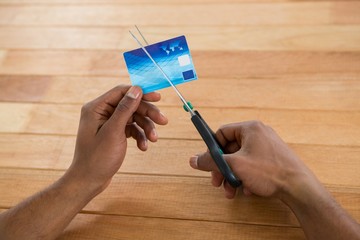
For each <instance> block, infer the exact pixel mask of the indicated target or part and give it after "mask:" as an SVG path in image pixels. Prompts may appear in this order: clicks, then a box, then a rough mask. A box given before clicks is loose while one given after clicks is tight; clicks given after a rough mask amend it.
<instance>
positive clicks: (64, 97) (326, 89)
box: [0, 74, 360, 111]
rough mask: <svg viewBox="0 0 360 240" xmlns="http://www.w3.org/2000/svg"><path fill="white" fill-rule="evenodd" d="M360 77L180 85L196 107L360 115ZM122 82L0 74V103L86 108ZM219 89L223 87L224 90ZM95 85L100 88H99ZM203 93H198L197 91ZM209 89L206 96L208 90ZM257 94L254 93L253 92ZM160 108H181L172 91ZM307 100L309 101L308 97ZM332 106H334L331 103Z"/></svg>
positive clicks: (209, 81)
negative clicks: (351, 112)
mask: <svg viewBox="0 0 360 240" xmlns="http://www.w3.org/2000/svg"><path fill="white" fill-rule="evenodd" d="M359 81H360V75H359V76H355V75H354V76H352V75H350V74H349V75H347V76H346V75H341V76H316V75H314V76H296V77H264V78H261V79H258V78H221V79H216V78H201V79H199V80H198V81H194V82H192V83H191V84H183V85H179V86H178V88H179V89H180V90H181V91H182V92H183V93H184V94H185V96H186V98H187V99H189V100H191V101H193V102H194V103H196V106H213V107H219V108H224V107H230V108H235V107H246V108H274V106H276V108H277V109H304V110H318V109H321V110H335V111H358V110H360V101H358V96H360V86H359V84H358V83H359ZM119 83H121V82H120V81H119V79H118V78H116V77H60V76H59V77H54V76H14V75H0V100H1V101H4V102H41V103H66V104H83V103H85V102H88V101H90V100H92V99H95V98H96V97H98V96H100V95H101V94H103V93H104V92H106V91H108V90H109V89H111V88H113V87H114V86H116V85H118V84H119ZM219 85H221V86H222V89H221V91H219ZM94 86H96V87H94ZM193 88H195V89H199V90H198V91H196V92H194V91H192V89H193ZM204 89H206V91H204ZM254 89H255V91H254ZM160 92H161V94H162V99H161V101H160V102H158V103H157V105H158V106H179V99H178V97H177V96H176V94H174V92H173V90H172V89H164V90H161V91H160ZM303 96H306V98H304V97H303ZM329 102H332V104H329Z"/></svg>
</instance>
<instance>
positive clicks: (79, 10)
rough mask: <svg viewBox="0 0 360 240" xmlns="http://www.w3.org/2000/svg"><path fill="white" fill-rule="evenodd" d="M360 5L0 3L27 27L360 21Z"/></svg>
mask: <svg viewBox="0 0 360 240" xmlns="http://www.w3.org/2000/svg"><path fill="white" fill-rule="evenodd" d="M359 9H360V4H359V3H358V2H354V1H341V2H331V1H330V2H328V1H326V2H316V1H311V2H291V3H277V4H274V3H271V2H270V3H267V2H263V3H251V2H246V3H226V2H225V3H224V2H217V3H208V4H204V3H192V4H191V11H189V4H188V3H177V4H174V3H170V4H169V3H163V4H159V3H158V4H153V3H151V2H148V3H146V4H130V5H120V4H119V5H117V4H97V5H94V4H88V5H84V4H82V5H71V4H61V5H56V6H51V5H50V6H49V5H45V6H44V5H43V6H41V5H40V6H34V5H22V6H11V5H3V6H1V8H0V15H1V16H2V17H1V18H0V24H6V25H27V26H29V25H30V26H32V25H42V26H49V25H50V26H54V25H62V26H63V25H67V26H74V25H75V26H79V25H80V26H89V25H90V26H124V25H125V26H129V25H134V22H136V24H138V25H140V26H146V25H152V26H153V25H168V26H172V25H174V24H175V23H176V24H179V25H180V26H184V25H185V26H189V25H190V26H193V25H201V26H204V25H205V26H208V25H212V26H214V25H215V26H219V25H220V26H223V25H244V24H247V25H264V24H266V25H269V24H290V25H297V24H299V25H300V24H311V25H316V24H328V23H336V24H337V23H344V22H345V23H347V24H351V23H359V22H360V17H359V14H358V11H359ZM304 12H306V17H303V13H304ZM194 13H196V14H194ZM224 13H226V14H224ZM260 14H261V15H263V14H265V16H263V17H259V15H260ZM134 20H136V21H134ZM179 29H180V28H179ZM199 30H201V29H199Z"/></svg>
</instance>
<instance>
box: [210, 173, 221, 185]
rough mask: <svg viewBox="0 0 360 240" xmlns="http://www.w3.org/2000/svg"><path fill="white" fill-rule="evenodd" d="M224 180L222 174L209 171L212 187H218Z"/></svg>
mask: <svg viewBox="0 0 360 240" xmlns="http://www.w3.org/2000/svg"><path fill="white" fill-rule="evenodd" d="M223 181H224V176H223V175H222V174H221V173H220V172H218V171H211V184H212V185H213V186H214V187H220V186H221V184H222V183H223Z"/></svg>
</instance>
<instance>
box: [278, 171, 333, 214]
mask: <svg viewBox="0 0 360 240" xmlns="http://www.w3.org/2000/svg"><path fill="white" fill-rule="evenodd" d="M306 170H307V171H303V172H297V173H296V174H294V176H293V177H291V178H289V179H288V181H287V183H286V184H285V185H284V188H283V191H282V194H281V195H280V200H281V201H282V202H283V203H285V204H286V205H288V206H289V207H290V208H291V209H292V210H293V211H295V212H296V211H297V210H301V211H306V210H307V209H308V206H314V204H316V203H320V202H321V201H322V200H321V199H329V192H328V191H327V190H326V189H325V187H324V186H323V185H322V184H321V183H320V181H319V180H318V179H317V178H316V176H315V175H314V174H313V173H312V172H311V171H310V170H308V169H306Z"/></svg>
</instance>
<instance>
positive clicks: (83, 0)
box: [0, 0, 358, 5]
mask: <svg viewBox="0 0 360 240" xmlns="http://www.w3.org/2000/svg"><path fill="white" fill-rule="evenodd" d="M320 1H324V2H329V0H318V1H316V2H320ZM342 1H343V0H332V1H331V2H342ZM352 1H358V0H347V2H352ZM249 2H250V1H249V0H224V1H222V3H249ZM251 2H255V3H261V2H266V3H269V2H271V3H273V4H279V3H281V2H315V1H309V0H271V1H269V0H256V1H251ZM316 2H315V3H316ZM144 3H145V4H150V3H151V4H164V3H166V4H169V5H170V4H172V5H177V4H185V3H186V4H194V3H195V4H207V3H218V1H216V0H172V1H171V2H169V1H167V0H157V1H156V2H154V1H153V0H139V1H136V3H134V1H131V0H74V1H71V0H0V4H1V5H26V4H27V5H58V4H66V5H67V4H76V5H81V4H86V5H88V4H97V5H100V4H104V5H106V4H144Z"/></svg>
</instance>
